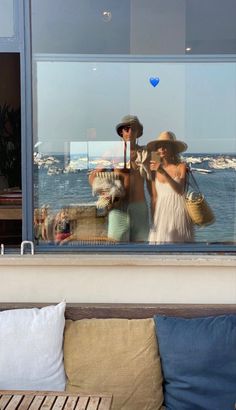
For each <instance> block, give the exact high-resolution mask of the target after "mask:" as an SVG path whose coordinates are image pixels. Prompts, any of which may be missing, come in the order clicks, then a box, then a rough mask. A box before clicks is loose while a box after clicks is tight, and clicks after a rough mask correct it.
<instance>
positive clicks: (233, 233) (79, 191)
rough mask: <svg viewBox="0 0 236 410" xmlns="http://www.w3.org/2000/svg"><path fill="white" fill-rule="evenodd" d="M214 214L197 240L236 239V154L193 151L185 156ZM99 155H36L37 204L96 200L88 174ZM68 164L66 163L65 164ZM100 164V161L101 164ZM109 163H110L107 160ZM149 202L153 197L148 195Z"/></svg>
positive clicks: (57, 206)
mask: <svg viewBox="0 0 236 410" xmlns="http://www.w3.org/2000/svg"><path fill="white" fill-rule="evenodd" d="M183 159H184V160H185V161H186V162H187V163H188V164H189V166H190V167H191V169H192V172H193V175H194V177H195V179H196V181H197V183H198V185H199V188H200V191H201V192H202V193H203V194H204V196H205V198H206V200H207V202H208V203H209V205H210V206H211V208H212V209H213V211H214V214H215V222H214V224H212V225H210V226H205V227H196V228H195V240H196V241H197V242H204V243H229V244H232V243H235V242H236V155H232V154H223V155H222V154H208V153H191V154H189V153H188V154H187V155H185V156H184V157H183ZM96 161H99V159H98V158H95V157H94V158H90V159H89V160H88V159H87V158H85V157H83V158H82V157H81V158H78V157H77V158H76V157H74V158H70V161H68V159H65V157H64V156H63V155H56V154H50V155H39V154H38V153H37V154H35V160H34V205H35V208H40V207H43V206H46V207H48V208H49V209H50V211H51V212H53V213H56V212H58V211H59V209H60V208H63V207H68V206H72V205H81V204H83V205H88V206H89V205H91V204H95V203H96V199H97V198H96V197H94V196H93V195H92V191H91V186H90V185H89V182H88V173H89V171H90V170H91V169H92V168H94V167H95V166H94V164H96ZM65 164H66V165H65ZM100 165H101V164H100ZM106 166H107V163H106ZM146 195H147V202H148V203H150V198H149V196H148V194H147V190H146Z"/></svg>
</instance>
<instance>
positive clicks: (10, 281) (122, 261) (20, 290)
mask: <svg viewBox="0 0 236 410" xmlns="http://www.w3.org/2000/svg"><path fill="white" fill-rule="evenodd" d="M0 283H1V286H0V302H59V301H60V300H62V299H64V298H65V299H66V300H67V302H81V303H82V302H87V303H89V302H90V303H93V302H97V303H106V302H113V303H119V302H120V303H141V302H142V303H236V256H212V257H211V256H178V257H177V256H173V257H172V256H168V257H167V256H156V255H122V256H121V255H117V256H115V255H110V256H102V255H99V256H98V255H93V256H91V255H89V256H87V255H68V256H63V255H50V256H46V255H44V256H43V255H35V256H31V255H25V256H14V257H13V256H12V257H10V256H7V255H5V256H0Z"/></svg>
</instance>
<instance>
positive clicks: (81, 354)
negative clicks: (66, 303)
mask: <svg viewBox="0 0 236 410" xmlns="http://www.w3.org/2000/svg"><path fill="white" fill-rule="evenodd" d="M64 363H65V371H66V375H67V377H68V382H67V387H66V390H67V391H69V392H77V391H80V392H81V391H82V392H90V393H96V392H108V393H112V394H113V405H112V409H113V410H159V409H160V408H161V406H162V403H163V393H162V374H161V366H160V357H159V353H158V348H157V343H156V336H155V326H154V321H153V319H140V320H128V319H82V320H78V321H74V322H72V321H70V320H67V321H66V328H65V336H64Z"/></svg>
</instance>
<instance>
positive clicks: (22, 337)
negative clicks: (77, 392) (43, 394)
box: [0, 302, 66, 390]
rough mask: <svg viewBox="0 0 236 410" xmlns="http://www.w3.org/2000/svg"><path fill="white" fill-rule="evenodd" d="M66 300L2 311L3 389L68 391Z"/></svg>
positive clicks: (0, 380)
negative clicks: (40, 306) (65, 328)
mask: <svg viewBox="0 0 236 410" xmlns="http://www.w3.org/2000/svg"><path fill="white" fill-rule="evenodd" d="M65 306H66V303H65V302H61V303H59V304H58V305H56V306H47V307H44V308H41V309H37V308H33V309H16V310H6V311H3V312H0V390H3V389H10V390H14V389H15V390H64V389H65V373H64V364H63V350H62V345H63V332H64V326H65V316H64V313H65Z"/></svg>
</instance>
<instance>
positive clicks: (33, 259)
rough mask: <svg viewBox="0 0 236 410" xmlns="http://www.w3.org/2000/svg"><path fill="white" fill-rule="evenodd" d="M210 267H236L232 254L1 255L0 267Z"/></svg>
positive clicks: (235, 257) (235, 259)
mask: <svg viewBox="0 0 236 410" xmlns="http://www.w3.org/2000/svg"><path fill="white" fill-rule="evenodd" d="M39 265H40V266H48V267H50V266H145V267H148V266H192V267H193V266H196V267H199V266H212V267H214V266H215V267H219V266H222V267H224V266H225V267H227V266H228V267H235V266H236V256H234V255H165V256H163V255H140V254H139V255H135V254H133V255H122V258H121V255H96V254H95V255H91V254H90V255H86V254H85V255H81V254H80V255H52V254H51V255H50V254H47V255H42V254H41V255H33V256H32V255H29V254H27V255H23V256H21V255H14V256H13V255H3V256H1V257H0V266H39Z"/></svg>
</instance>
